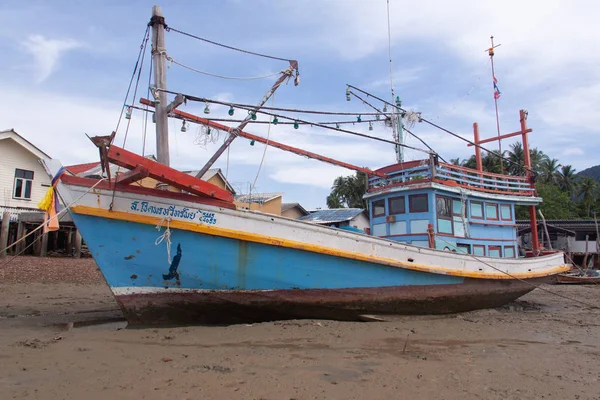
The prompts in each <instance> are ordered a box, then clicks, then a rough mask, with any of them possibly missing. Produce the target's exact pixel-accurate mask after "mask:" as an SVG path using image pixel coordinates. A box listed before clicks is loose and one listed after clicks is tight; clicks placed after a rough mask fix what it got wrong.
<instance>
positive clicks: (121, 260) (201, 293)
mask: <svg viewBox="0 0 600 400" xmlns="http://www.w3.org/2000/svg"><path fill="white" fill-rule="evenodd" d="M95 183H96V182H95V181H93V180H89V179H82V178H73V177H65V178H62V181H61V183H60V184H59V187H58V190H59V192H60V193H61V196H62V197H63V198H64V199H65V201H66V202H67V203H71V202H74V201H75V200H77V204H74V205H73V206H72V207H71V209H70V212H71V216H72V218H73V221H74V223H75V224H76V226H77V228H78V229H79V230H80V232H81V234H82V236H83V238H84V240H85V241H86V243H87V245H88V247H89V249H90V251H91V253H92V256H93V257H94V259H95V260H96V263H97V264H98V267H99V269H100V270H101V272H102V274H103V275H104V277H105V279H106V281H107V283H108V285H109V286H110V289H111V290H112V292H113V294H114V295H115V298H116V299H117V301H118V303H119V304H120V305H121V308H122V310H123V312H124V314H125V316H126V318H127V319H128V321H129V322H130V323H131V324H133V325H135V324H138V325H140V324H144V325H157V324H176V325H177V324H201V323H235V322H252V321H266V320H274V319H285V318H328V319H341V320H355V319H358V318H359V316H360V315H363V314H439V313H451V312H460V311H468V310H474V309H480V308H488V307H497V306H500V305H502V304H505V303H507V302H510V301H512V300H514V299H516V298H518V297H519V296H522V295H523V294H525V293H527V292H529V291H531V290H532V289H533V288H534V286H532V285H531V283H534V284H535V283H537V282H539V281H540V280H543V279H545V278H547V277H550V276H552V275H555V274H557V273H561V272H564V271H566V270H568V269H569V266H566V265H564V259H563V255H562V254H560V253H557V254H554V255H549V256H544V257H537V258H532V259H506V258H505V259H499V258H496V259H494V258H485V257H484V258H480V260H481V261H483V263H482V262H481V261H479V260H476V259H474V258H472V257H470V256H469V255H464V254H457V253H450V252H444V251H440V250H435V249H428V248H422V247H416V246H410V245H406V244H403V243H398V242H393V241H389V240H386V239H382V238H376V237H372V236H368V235H363V234H357V233H354V232H347V231H342V230H338V229H333V228H328V227H322V226H317V225H314V224H310V223H305V222H300V221H296V220H291V219H287V218H283V217H277V216H273V215H269V214H262V213H257V212H252V211H247V210H234V209H229V208H227V207H223V206H221V205H220V204H214V203H211V202H210V201H206V202H203V201H199V200H198V199H197V198H193V197H192V196H186V195H182V194H173V193H170V192H165V191H157V190H151V189H143V190H142V189H140V188H129V187H127V188H116V189H117V190H114V191H113V187H110V186H108V183H102V184H99V185H97V186H96V187H95V188H94V189H93V191H90V187H91V186H92V185H93V184H95ZM157 225H158V226H157ZM157 228H160V229H158V230H157ZM167 228H168V232H169V235H167V236H168V239H169V240H167V236H165V232H166V229H167ZM161 239H162V240H161ZM169 241H170V244H169ZM504 271H506V272H504Z"/></svg>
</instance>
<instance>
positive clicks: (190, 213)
mask: <svg viewBox="0 0 600 400" xmlns="http://www.w3.org/2000/svg"><path fill="white" fill-rule="evenodd" d="M130 209H131V211H137V212H141V213H144V214H152V215H156V216H161V217H173V218H181V219H185V220H189V221H198V222H201V223H205V224H209V225H214V224H216V223H217V218H216V217H215V213H211V212H206V211H202V210H195V209H193V208H188V207H177V206H174V205H170V206H165V207H162V206H158V205H154V204H151V203H149V202H147V201H142V202H140V201H137V200H136V201H132V202H131V204H130Z"/></svg>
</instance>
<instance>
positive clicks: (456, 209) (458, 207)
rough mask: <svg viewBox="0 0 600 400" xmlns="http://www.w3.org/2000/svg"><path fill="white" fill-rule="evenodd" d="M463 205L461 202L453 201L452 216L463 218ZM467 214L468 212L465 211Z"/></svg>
mask: <svg viewBox="0 0 600 400" xmlns="http://www.w3.org/2000/svg"><path fill="white" fill-rule="evenodd" d="M462 207H463V203H462V201H460V200H457V199H452V214H454V215H458V216H459V217H460V216H462ZM465 214H466V210H465Z"/></svg>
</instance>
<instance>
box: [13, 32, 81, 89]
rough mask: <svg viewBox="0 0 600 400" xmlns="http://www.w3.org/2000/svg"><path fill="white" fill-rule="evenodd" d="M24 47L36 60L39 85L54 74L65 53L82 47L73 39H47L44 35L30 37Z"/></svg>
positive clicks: (23, 43)
mask: <svg viewBox="0 0 600 400" xmlns="http://www.w3.org/2000/svg"><path fill="white" fill-rule="evenodd" d="M22 45H23V47H24V48H25V50H26V51H27V52H29V53H31V54H32V55H33V57H34V59H35V63H36V67H37V74H38V77H37V82H38V83H41V82H43V81H45V80H46V79H47V78H48V77H49V76H50V75H51V74H52V72H54V70H55V69H56V67H57V64H58V61H59V59H60V57H61V56H62V55H63V54H64V53H66V52H67V51H69V50H73V49H76V48H79V47H82V44H81V43H79V42H77V41H75V40H73V39H47V38H45V37H44V36H42V35H30V36H29V37H28V38H27V40H25V41H24V42H22Z"/></svg>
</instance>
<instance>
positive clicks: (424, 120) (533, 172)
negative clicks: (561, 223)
mask: <svg viewBox="0 0 600 400" xmlns="http://www.w3.org/2000/svg"><path fill="white" fill-rule="evenodd" d="M347 86H348V87H351V88H353V89H356V90H358V91H359V92H361V93H364V94H365V95H367V96H369V97H373V98H374V99H376V100H379V101H381V102H382V103H385V104H387V105H389V106H391V107H393V108H396V109H398V110H401V111H404V112H407V110H406V109H404V108H402V107H400V106H397V105H395V104H392V103H390V102H388V101H386V100H384V99H382V98H381V97H377V96H375V95H374V94H371V93H369V92H366V91H364V90H362V89H359V88H357V87H356V86H352V85H347ZM420 121H421V122H425V123H427V124H429V125H431V126H433V127H434V128H437V129H439V130H441V131H444V132H446V133H448V134H450V135H452V136H454V137H456V138H457V139H460V140H462V141H464V142H466V143H469V144H470V145H471V146H475V147H478V148H480V149H481V150H483V151H486V152H488V153H490V154H493V155H494V156H496V157H498V158H500V159H502V160H504V161H506V162H508V163H510V164H513V165H516V166H518V167H522V168H524V169H526V170H528V171H529V172H531V173H532V174H534V175H536V172H535V171H534V170H533V169H531V168H527V167H526V166H524V165H521V164H519V163H518V162H515V161H512V160H511V159H510V158H507V157H504V156H502V155H499V154H497V153H494V152H493V151H492V150H488V149H486V148H485V147H483V146H482V145H480V144H476V143H474V142H472V141H470V140H469V139H465V138H464V137H462V136H460V135H458V134H456V133H454V132H452V131H450V130H448V129H446V128H442V127H441V126H439V125H437V124H435V123H433V122H432V121H429V120H427V119H425V118H423V117H421V118H420Z"/></svg>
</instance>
